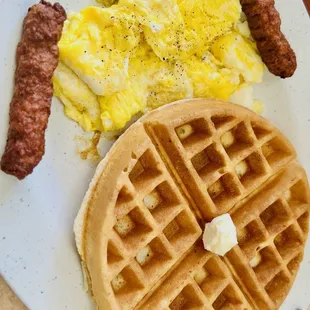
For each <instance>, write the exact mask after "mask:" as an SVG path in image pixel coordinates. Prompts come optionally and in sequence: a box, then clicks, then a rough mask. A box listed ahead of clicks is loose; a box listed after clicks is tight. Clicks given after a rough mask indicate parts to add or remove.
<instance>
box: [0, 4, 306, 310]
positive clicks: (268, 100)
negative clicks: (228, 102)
mask: <svg viewBox="0 0 310 310" xmlns="http://www.w3.org/2000/svg"><path fill="white" fill-rule="evenodd" d="M33 3H34V1H32V0H0V38H1V50H0V94H1V100H0V109H1V113H0V153H2V151H3V149H4V146H5V140H6V133H7V126H8V112H9V102H10V100H11V95H12V86H13V83H12V82H13V74H14V57H15V48H16V44H17V42H18V40H19V38H20V30H21V25H22V20H23V17H24V15H25V13H26V12H27V9H28V7H29V6H31V5H32V4H33ZM91 3H92V4H93V3H94V2H93V1H92V0H80V1H78V0H63V1H62V4H63V5H64V6H65V7H66V9H67V10H77V9H80V8H82V7H85V6H87V5H89V4H91ZM277 6H278V8H279V11H280V12H281V15H282V21H283V30H284V32H285V34H286V35H287V37H288V39H289V40H290V42H291V43H292V45H293V47H294V49H295V51H296V53H297V57H298V65H299V67H298V70H297V73H296V74H295V76H294V77H293V78H291V79H288V80H285V81H283V80H280V79H278V78H276V77H274V76H271V75H270V74H266V75H265V79H264V81H265V82H264V83H263V84H262V85H260V86H259V87H257V89H256V96H257V97H259V98H261V99H263V101H264V102H265V104H266V111H265V116H266V117H267V118H268V119H270V120H271V121H272V122H273V123H274V124H275V125H276V126H278V127H279V128H280V129H281V130H283V132H284V133H285V134H286V135H287V136H288V137H289V138H290V139H291V141H292V142H293V144H294V145H295V147H296V148H297V150H298V153H299V158H300V161H301V163H302V164H303V165H304V167H305V168H306V170H307V172H308V175H309V176H310V144H309V142H308V141H309V134H310V86H309V81H310V22H309V17H308V15H307V12H306V10H305V8H304V6H303V3H302V0H295V1H294V4H293V3H292V0H277ZM80 134H82V131H81V130H80V129H79V128H78V126H77V125H75V123H73V122H71V121H69V120H68V119H67V118H66V117H65V116H64V115H63V111H62V106H61V104H60V103H59V102H58V101H57V100H54V102H53V107H52V115H51V118H50V121H49V127H48V131H47V135H46V154H45V156H44V158H43V160H42V162H41V163H40V165H39V166H38V168H36V169H35V171H34V173H33V174H32V175H31V176H29V177H28V178H27V179H26V180H24V181H22V182H20V181H17V180H16V179H15V178H13V177H10V176H7V175H5V174H4V173H2V172H0V272H1V274H2V275H3V276H4V277H5V278H6V280H7V281H8V282H9V284H10V285H11V286H12V288H13V289H14V290H15V291H16V292H17V294H18V295H19V297H20V298H21V299H22V300H23V301H24V302H25V304H26V305H27V306H28V307H29V308H30V309H31V310H48V309H51V310H62V309H69V310H71V309H72V310H73V309H74V310H82V309H87V310H90V309H94V307H93V305H92V303H91V301H90V299H89V297H88V296H87V294H86V293H85V292H84V290H83V284H82V283H83V281H82V274H81V268H80V263H79V258H78V256H77V254H76V250H75V245H74V239H73V233H72V224H73V220H74V218H75V216H76V214H77V211H78V209H79V206H80V203H81V201H82V198H83V196H84V194H85V192H86V190H87V187H88V184H89V182H90V180H91V177H92V175H93V172H94V169H95V167H94V166H92V165H91V164H89V163H88V162H85V161H82V160H81V159H80V158H79V156H78V154H77V152H76V143H75V141H74V137H75V135H80ZM106 148H107V149H108V148H109V145H106ZM309 287H310V244H309V242H308V247H307V248H306V254H305V259H304V261H303V263H302V266H301V269H300V271H299V274H298V277H297V280H296V282H295V284H294V287H293V289H292V290H291V292H290V294H289V296H288V298H287V299H286V301H285V303H284V305H283V306H282V308H281V309H284V310H292V309H302V310H306V309H307V307H308V305H309V304H310V289H309Z"/></svg>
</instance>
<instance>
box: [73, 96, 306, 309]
mask: <svg viewBox="0 0 310 310" xmlns="http://www.w3.org/2000/svg"><path fill="white" fill-rule="evenodd" d="M309 202H310V195H309V187H308V182H307V177H306V174H305V172H304V170H303V168H302V167H301V166H300V165H299V164H298V162H297V160H296V153H295V150H294V148H293V147H292V145H291V144H290V143H289V142H288V140H287V139H286V138H285V137H284V136H283V134H281V133H280V132H279V131H278V130H277V129H276V128H274V127H273V126H272V125H271V124H270V123H269V122H268V121H266V120H265V119H263V118H261V117H260V116H258V115H256V114H255V113H253V112H251V111H249V110H247V109H245V108H243V107H240V106H237V105H233V104H229V103H225V102H221V101H213V100H206V99H195V100H185V101H181V102H176V103H173V104H170V105H168V106H165V107H163V108H160V109H158V110H156V111H153V112H151V113H149V114H147V115H146V116H144V117H143V118H142V119H140V120H139V121H138V122H136V123H135V124H134V125H132V126H131V127H130V128H129V129H128V130H127V131H126V132H125V133H124V134H123V135H122V136H121V137H120V138H119V139H118V141H117V142H116V143H115V144H114V146H113V147H112V149H111V151H110V152H109V153H108V155H107V156H106V157H105V159H104V160H103V161H102V162H101V163H100V164H99V166H98V168H97V171H96V174H95V176H94V178H93V180H92V182H91V184H90V187H89V190H88V192H87V194H86V196H85V198H84V202H83V204H82V207H81V210H80V212H79V214H78V216H77V218H76V221H75V227H74V229H75V234H76V242H77V247H78V250H79V253H80V256H81V260H82V265H83V267H84V271H85V276H86V279H87V282H88V285H89V291H90V293H91V295H92V297H93V299H94V301H95V302H96V304H97V306H98V308H99V309H113V310H117V309H163V310H180V309H189V310H190V309H191V310H194V309H195V310H202V309H207V310H209V309H214V310H219V309H222V310H228V309H231V310H233V309H240V310H241V309H244V310H250V309H268V310H269V309H278V308H279V306H280V305H281V303H282V302H283V300H284V299H285V297H286V296H287V294H288V292H289V290H290V288H291V285H292V283H293V281H294V279H295V276H296V273H297V271H298V268H299V266H300V263H301V260H302V258H303V251H304V246H305V242H306V239H307V233H308V222H309ZM227 212H228V213H230V214H231V216H232V219H233V221H234V223H235V225H236V227H237V232H238V242H239V244H238V245H237V246H235V247H234V248H233V249H232V250H231V251H229V252H228V253H227V254H226V255H225V256H224V257H220V256H217V255H214V254H212V253H210V252H208V251H205V250H204V249H203V246H202V241H201V236H202V229H203V227H204V224H205V222H207V221H210V220H212V219H213V218H214V217H216V216H218V215H220V214H223V213H227Z"/></svg>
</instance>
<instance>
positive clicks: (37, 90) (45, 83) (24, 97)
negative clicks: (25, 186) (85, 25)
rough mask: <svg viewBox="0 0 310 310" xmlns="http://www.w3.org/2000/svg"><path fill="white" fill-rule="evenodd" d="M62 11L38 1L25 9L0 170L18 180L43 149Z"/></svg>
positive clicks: (39, 156)
mask: <svg viewBox="0 0 310 310" xmlns="http://www.w3.org/2000/svg"><path fill="white" fill-rule="evenodd" d="M65 20H66V12H65V10H64V9H63V7H62V6H61V5H60V4H59V3H56V4H54V5H52V4H50V3H48V2H46V1H41V2H40V3H39V4H36V5H34V6H32V7H31V8H29V10H28V14H27V15H26V17H25V19H24V24H23V33H22V39H21V41H20V42H19V44H18V46H17V51H16V71H15V86H14V94H13V98H12V101H11V105H10V115H9V129H8V137H7V143H6V148H5V152H4V154H3V156H2V159H1V169H2V170H3V171H4V172H6V173H8V174H11V175H14V176H16V177H17V178H18V179H23V178H25V177H26V176H27V175H29V174H31V173H32V171H33V169H34V168H35V167H36V166H37V165H38V163H39V162H40V161H41V159H42V157H43V155H44V152H45V130H46V128H47V123H48V118H49V116H50V110H51V109H50V108H51V101H52V96H53V84H52V77H53V73H54V70H55V69H56V67H57V64H58V61H59V51H58V47H57V43H58V41H59V39H60V37H61V32H62V28H63V23H64V21H65Z"/></svg>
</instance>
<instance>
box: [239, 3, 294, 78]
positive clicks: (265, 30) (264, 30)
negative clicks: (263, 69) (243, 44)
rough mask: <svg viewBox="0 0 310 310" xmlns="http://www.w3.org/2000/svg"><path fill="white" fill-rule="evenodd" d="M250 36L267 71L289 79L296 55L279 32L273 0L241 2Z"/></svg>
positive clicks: (279, 19) (279, 23)
mask: <svg viewBox="0 0 310 310" xmlns="http://www.w3.org/2000/svg"><path fill="white" fill-rule="evenodd" d="M240 2H241V5H242V9H243V11H244V13H245V15H246V16H247V19H248V23H249V27H250V30H251V34H252V36H253V38H254V39H255V41H256V42H257V48H258V50H259V53H260V54H261V57H262V60H263V62H264V63H265V64H266V66H267V67H268V69H269V71H270V72H271V73H273V74H274V75H277V76H280V77H281V78H288V77H291V76H292V75H293V74H294V72H295V70H296V68H297V61H296V55H295V52H294V51H293V49H292V48H291V46H290V44H289V42H288V41H287V39H286V38H285V36H284V34H283V33H282V32H281V18H280V14H279V12H278V11H277V10H276V8H275V1H274V0H241V1H240Z"/></svg>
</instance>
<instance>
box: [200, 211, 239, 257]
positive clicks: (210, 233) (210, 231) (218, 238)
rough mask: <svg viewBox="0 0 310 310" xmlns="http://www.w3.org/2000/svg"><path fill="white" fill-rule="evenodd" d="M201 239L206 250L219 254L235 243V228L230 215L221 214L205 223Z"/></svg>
mask: <svg viewBox="0 0 310 310" xmlns="http://www.w3.org/2000/svg"><path fill="white" fill-rule="evenodd" d="M202 240H203V244H204V247H205V249H206V250H208V251H210V252H212V253H215V254H218V255H221V256H224V255H225V254H226V253H227V252H228V251H230V250H231V249H232V248H233V247H234V246H235V245H237V244H238V240H237V230H236V226H235V224H234V223H233V221H232V219H231V217H230V215H229V214H223V215H221V216H218V217H216V218H214V219H213V220H212V221H211V222H210V223H207V224H206V227H205V231H204V233H203V237H202Z"/></svg>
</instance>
